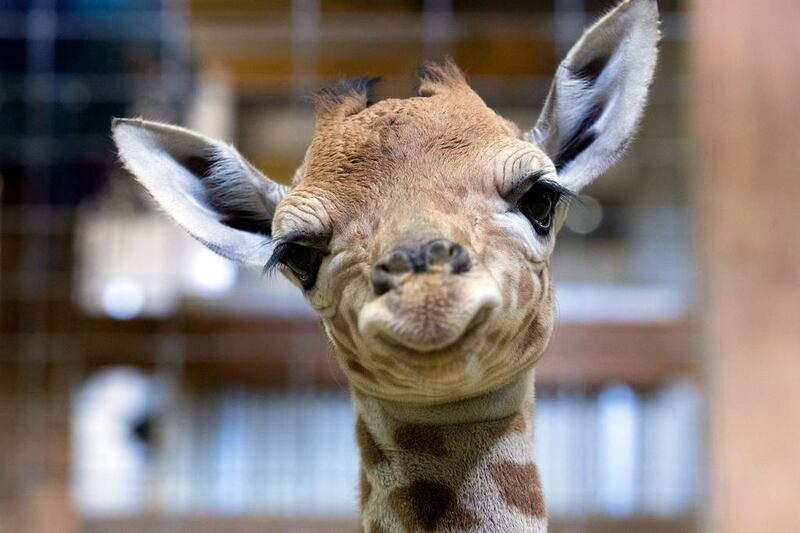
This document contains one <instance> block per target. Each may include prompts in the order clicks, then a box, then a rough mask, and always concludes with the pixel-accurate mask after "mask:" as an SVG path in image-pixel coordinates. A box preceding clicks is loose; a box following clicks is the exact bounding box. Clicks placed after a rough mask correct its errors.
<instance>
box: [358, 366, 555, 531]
mask: <svg viewBox="0 0 800 533" xmlns="http://www.w3.org/2000/svg"><path fill="white" fill-rule="evenodd" d="M353 401H354V404H355V409H356V414H357V420H356V437H357V439H358V445H359V449H360V452H361V522H362V527H363V531H365V532H372V533H377V532H385V533H394V532H398V533H399V532H406V531H409V532H410V531H441V532H444V531H526V532H527V531H530V532H535V533H543V532H545V531H547V518H546V516H545V512H544V503H543V499H542V490H541V486H540V483H539V476H538V474H537V470H536V466H535V464H534V462H533V422H534V399H533V371H528V372H527V373H525V374H524V375H522V376H521V377H519V378H518V379H517V380H515V381H514V382H512V383H510V384H508V385H506V386H505V387H503V388H502V389H500V390H497V391H495V392H492V393H489V394H487V395H484V396H480V397H477V398H472V399H468V400H462V401H458V402H454V403H449V404H444V405H437V406H426V407H420V406H409V405H403V404H399V403H394V402H387V401H382V400H378V399H376V398H372V397H368V396H364V395H362V394H360V393H359V392H358V391H353Z"/></svg>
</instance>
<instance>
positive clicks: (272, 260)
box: [262, 241, 293, 276]
mask: <svg viewBox="0 0 800 533" xmlns="http://www.w3.org/2000/svg"><path fill="white" fill-rule="evenodd" d="M292 244H293V243H291V242H286V241H284V242H279V243H278V244H276V245H275V247H274V248H273V249H272V255H271V256H270V257H269V260H268V261H267V264H266V265H264V269H263V271H262V274H263V275H264V276H268V275H270V274H272V273H274V272H275V269H277V268H278V266H279V265H280V264H281V263H282V262H283V259H284V258H285V257H286V255H287V254H288V253H289V249H290V248H291V247H292Z"/></svg>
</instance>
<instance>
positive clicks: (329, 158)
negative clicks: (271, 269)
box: [276, 91, 521, 233]
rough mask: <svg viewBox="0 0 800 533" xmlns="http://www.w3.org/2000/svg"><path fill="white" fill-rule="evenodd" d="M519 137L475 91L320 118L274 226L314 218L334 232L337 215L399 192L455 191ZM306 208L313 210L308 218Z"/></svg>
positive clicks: (388, 102)
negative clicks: (432, 189)
mask: <svg viewBox="0 0 800 533" xmlns="http://www.w3.org/2000/svg"><path fill="white" fill-rule="evenodd" d="M520 137H521V134H520V131H519V129H518V128H517V127H516V126H515V125H514V124H513V123H511V122H510V121H508V120H506V119H504V118H502V117H500V116H499V115H497V114H496V113H495V112H494V111H492V110H491V109H490V108H489V107H487V106H486V105H485V104H484V103H483V101H482V100H481V99H480V98H479V97H478V96H477V95H476V94H475V93H473V92H471V91H469V92H466V91H459V92H456V93H455V94H453V93H445V94H435V95H432V96H425V97H413V98H407V99H387V100H382V101H379V102H377V103H375V104H374V105H371V106H369V107H366V108H364V109H362V110H361V111H359V112H357V113H354V114H351V115H347V116H339V117H334V118H329V119H325V120H319V121H318V123H317V127H316V130H315V134H314V138H313V140H312V143H311V146H310V147H309V149H308V152H307V153H306V157H305V160H304V162H303V167H302V169H301V171H300V172H299V173H298V176H297V178H296V183H295V187H294V189H293V191H292V192H291V193H290V194H289V195H288V196H287V197H286V199H285V200H284V202H282V205H281V207H280V208H279V210H278V213H277V214H276V226H294V225H304V224H305V225H307V224H308V223H309V218H315V219H317V220H312V221H311V223H313V224H314V225H317V226H322V228H320V229H321V230H323V231H325V230H327V231H330V230H332V229H333V227H334V226H336V225H338V224H337V222H339V221H338V220H337V218H341V217H348V216H349V217H353V216H355V214H357V213H363V212H364V208H365V207H366V206H373V207H374V206H376V205H378V204H380V203H384V202H385V201H386V199H387V198H390V197H392V196H396V193H398V191H401V192H403V193H405V194H406V195H408V194H412V193H414V194H420V191H421V190H422V191H424V190H425V189H426V188H435V192H436V194H437V195H439V196H440V195H442V194H446V192H447V191H452V192H453V193H457V192H458V189H463V188H464V187H467V186H468V185H469V181H468V180H465V179H464V173H465V172H468V173H470V174H471V175H473V176H474V175H476V174H479V175H480V174H489V173H490V172H491V162H490V161H489V159H490V158H491V156H490V154H491V153H493V152H500V151H502V150H503V149H504V147H505V146H507V145H511V144H517V145H518V144H519V143H520V142H521V141H520V140H519V138H520ZM451 180H452V183H450V182H451ZM447 183H450V184H451V185H453V186H452V187H446V186H445V184H447ZM304 210H305V211H311V210H313V211H316V212H315V213H314V215H313V216H305V215H303V213H302V211H304ZM373 210H374V209H373ZM348 213H349V215H348ZM290 230H291V228H290V227H286V228H281V233H286V232H288V231H290Z"/></svg>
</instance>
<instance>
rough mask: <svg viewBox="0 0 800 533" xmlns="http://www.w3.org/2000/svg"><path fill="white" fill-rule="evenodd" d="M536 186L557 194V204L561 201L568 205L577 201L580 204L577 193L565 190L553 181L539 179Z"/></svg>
mask: <svg viewBox="0 0 800 533" xmlns="http://www.w3.org/2000/svg"><path fill="white" fill-rule="evenodd" d="M536 185H538V186H540V187H544V188H546V189H549V190H550V191H552V192H554V193H556V194H558V197H559V199H558V201H559V202H562V201H563V202H565V203H567V204H570V203H572V202H573V201H576V200H577V201H578V202H579V203H580V199H578V195H577V193H574V192H572V191H571V190H569V189H567V188H566V187H564V186H563V185H561V184H560V183H557V182H555V181H553V180H549V179H540V180H537V181H536Z"/></svg>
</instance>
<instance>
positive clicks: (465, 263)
mask: <svg viewBox="0 0 800 533" xmlns="http://www.w3.org/2000/svg"><path fill="white" fill-rule="evenodd" d="M449 259H450V272H451V273H453V274H463V273H464V272H467V271H468V270H469V267H470V265H471V263H470V258H469V252H468V251H467V249H466V248H464V247H463V246H461V245H460V244H455V245H453V247H452V248H451V250H450V258H449Z"/></svg>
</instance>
